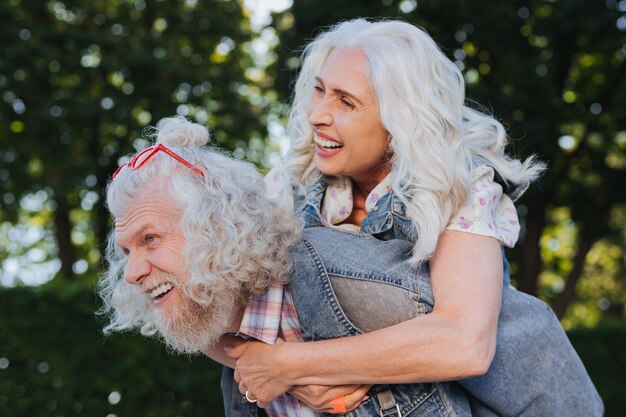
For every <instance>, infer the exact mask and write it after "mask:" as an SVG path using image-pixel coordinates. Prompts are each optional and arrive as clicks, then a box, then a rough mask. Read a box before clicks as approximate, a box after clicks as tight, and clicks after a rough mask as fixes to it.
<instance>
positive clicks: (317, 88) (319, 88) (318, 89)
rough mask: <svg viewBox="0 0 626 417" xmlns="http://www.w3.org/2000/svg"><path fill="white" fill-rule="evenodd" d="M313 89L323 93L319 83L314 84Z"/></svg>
mask: <svg viewBox="0 0 626 417" xmlns="http://www.w3.org/2000/svg"><path fill="white" fill-rule="evenodd" d="M313 89H314V90H315V91H317V92H318V93H323V92H324V89H323V88H322V87H320V86H319V85H316V86H315V87H313Z"/></svg>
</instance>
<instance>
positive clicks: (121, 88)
mask: <svg viewBox="0 0 626 417" xmlns="http://www.w3.org/2000/svg"><path fill="white" fill-rule="evenodd" d="M0 16H1V17H2V27H0V91H1V92H2V100H0V137H2V140H0V161H1V162H0V164H1V165H0V216H3V218H4V219H5V220H10V221H12V222H15V221H16V219H17V217H18V215H19V214H20V211H22V212H23V211H24V210H25V209H28V207H29V205H28V204H27V205H26V206H25V205H24V203H23V201H24V197H26V196H37V197H38V199H39V203H41V202H44V203H45V204H39V207H40V208H41V209H43V210H48V211H50V213H51V220H52V224H51V225H50V226H52V227H51V230H53V231H54V232H53V233H54V236H55V238H56V247H57V248H58V253H56V254H55V253H52V254H50V255H51V256H58V258H59V259H60V260H61V270H60V273H61V275H62V276H64V277H66V278H70V277H72V276H73V275H74V271H73V266H74V265H75V263H76V261H77V259H85V258H86V259H90V260H91V261H92V262H94V260H97V259H99V258H100V256H99V253H100V251H99V250H94V247H96V248H100V249H102V246H103V244H104V242H105V238H106V233H107V226H108V215H107V213H106V210H105V209H104V207H103V204H102V197H101V193H102V189H103V187H104V185H105V184H106V181H107V179H108V178H109V177H110V175H111V173H112V172H113V171H114V170H115V169H116V167H117V166H118V162H119V160H120V158H122V157H124V156H125V155H127V154H129V153H131V152H133V151H134V149H133V146H135V147H140V146H142V142H141V140H135V141H134V142H133V139H135V138H138V137H140V134H141V131H142V129H143V128H144V127H145V126H146V125H148V124H154V123H156V122H157V121H158V120H159V119H160V118H162V117H165V116H170V115H173V114H180V115H184V116H188V117H190V118H193V119H195V120H197V121H199V122H202V123H206V124H209V125H210V126H211V127H212V136H213V143H214V144H216V145H217V146H220V147H224V148H226V149H229V150H231V151H235V154H236V155H237V156H240V157H243V156H248V157H250V155H245V151H246V150H247V149H248V146H247V144H248V142H249V141H251V140H254V141H256V142H257V143H259V142H261V143H262V141H263V140H264V138H265V137H266V133H265V132H266V127H265V125H264V119H263V115H264V113H265V110H264V108H265V107H266V106H267V105H268V103H269V100H268V98H267V97H266V96H265V87H263V85H265V84H267V83H264V81H263V77H262V75H263V74H261V75H260V76H259V74H258V72H256V73H255V72H254V71H251V69H254V67H255V64H254V60H253V58H252V54H251V52H252V48H251V41H252V39H253V37H254V33H253V32H252V31H251V30H250V25H249V20H248V16H247V14H246V12H245V10H244V9H243V8H242V6H241V4H240V3H239V2H237V1H235V0H232V1H229V0H215V1H208V2H198V1H191V0H175V1H154V2H148V1H144V0H119V1H117V0H106V1H105V0H77V1H72V2H64V1H54V0H50V1H41V2H39V1H35V2H27V1H21V0H8V1H5V2H2V3H1V4H0ZM257 147H258V146H257ZM255 155H256V154H253V155H252V157H254V156H255ZM257 156H258V155H257ZM259 158H260V157H259ZM255 162H258V161H255ZM31 206H32V204H31ZM35 206H37V205H35ZM0 220H2V218H0ZM76 236H81V237H80V238H76ZM85 242H87V243H85ZM77 251H79V252H77Z"/></svg>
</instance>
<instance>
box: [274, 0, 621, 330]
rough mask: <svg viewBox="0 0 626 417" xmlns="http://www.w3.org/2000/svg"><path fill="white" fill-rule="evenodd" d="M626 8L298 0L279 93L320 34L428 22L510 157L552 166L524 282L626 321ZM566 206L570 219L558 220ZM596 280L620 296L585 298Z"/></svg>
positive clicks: (284, 92) (285, 91) (527, 239)
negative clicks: (380, 23)
mask: <svg viewBox="0 0 626 417" xmlns="http://www.w3.org/2000/svg"><path fill="white" fill-rule="evenodd" d="M625 11H626V1H619V2H618V1H615V0H608V1H606V2H600V3H599V2H597V1H593V0H571V1H560V2H557V1H551V0H531V1H505V2H490V1H485V0H483V1H464V0H448V1H444V2H441V1H435V0H423V1H419V2H417V1H415V0H402V1H397V0H382V1H371V2H367V3H355V2H349V1H345V0H315V1H313V0H301V1H297V2H294V4H293V6H292V8H291V9H290V10H288V11H286V12H284V13H279V14H275V15H274V16H273V18H274V21H275V26H276V27H277V28H278V29H279V31H280V33H281V35H280V36H281V44H280V46H279V48H278V50H277V51H278V55H279V58H278V60H277V63H276V66H275V67H274V68H273V71H275V76H276V78H277V83H276V86H277V87H276V88H277V89H278V90H280V92H281V96H280V97H281V99H282V100H287V99H288V97H289V95H290V92H291V87H292V84H293V82H294V80H295V74H296V71H297V67H298V65H299V60H298V53H299V51H300V50H301V48H302V47H303V46H304V45H305V44H306V42H307V40H308V39H310V38H312V37H313V36H315V34H316V33H317V32H318V31H319V28H321V27H324V26H327V25H331V24H334V23H337V22H339V21H341V20H345V19H350V18H355V17H359V16H364V17H374V18H378V17H387V18H389V17H391V18H395V17H400V18H402V19H404V20H407V21H409V22H413V23H416V24H418V25H419V26H421V27H423V28H424V29H426V30H427V31H428V32H429V33H430V34H431V35H432V36H433V37H434V38H435V40H436V41H437V42H438V43H439V45H440V46H441V47H442V49H443V50H444V52H446V53H447V54H448V56H449V57H450V58H451V59H452V60H453V61H455V62H456V64H457V65H458V66H459V67H460V68H461V69H462V70H463V72H464V74H465V78H466V82H467V85H468V91H467V93H468V98H469V99H470V100H472V101H475V102H476V103H480V105H483V106H485V107H486V109H487V111H489V112H491V113H492V114H494V115H495V116H496V117H497V118H498V119H499V120H501V121H502V122H503V123H504V125H505V126H506V127H507V129H508V130H509V133H510V136H511V138H512V139H513V141H512V144H511V149H510V150H511V151H512V152H513V153H514V154H516V155H519V156H527V155H529V154H537V155H538V156H539V157H540V159H542V160H545V161H546V162H548V163H549V170H548V172H547V173H546V175H544V177H543V178H542V180H541V181H540V182H539V183H538V185H535V186H533V187H531V189H530V190H529V191H528V192H527V193H526V195H525V196H524V197H523V198H522V199H521V200H520V202H519V212H520V217H521V220H522V221H523V224H524V229H523V234H522V239H521V241H520V243H519V244H518V248H517V249H515V250H514V251H512V252H511V255H510V256H511V258H512V260H513V278H514V281H515V282H516V284H517V287H518V288H519V289H521V290H523V291H525V292H528V293H530V294H538V295H540V296H542V297H543V298H544V299H546V300H547V301H549V302H551V303H552V304H553V306H554V309H555V311H556V313H557V314H558V315H559V316H560V317H563V316H564V314H565V312H566V310H567V308H568V306H570V305H571V304H572V302H573V301H574V300H577V301H588V300H584V299H583V298H585V297H589V298H592V299H593V300H594V302H596V303H597V302H600V307H602V308H605V309H606V310H607V313H609V314H613V315H615V316H616V317H618V318H620V319H623V317H624V302H625V301H626V300H624V297H623V296H622V295H621V294H623V293H624V286H625V282H624V278H623V277H624V271H625V262H626V261H624V259H625V256H624V246H625V243H626V228H625V222H624V218H625V217H626V214H625V213H626V205H625V199H626V189H625V188H624V185H623V184H624V179H625V178H626V127H625V126H624V116H625V112H626V77H624V74H626V71H625V70H626V61H625V57H626V41H625V40H626V33H625V31H626V15H625V14H624V12H625ZM285 69H287V70H288V71H285ZM562 208H566V211H567V215H566V216H565V217H564V218H563V217H559V216H558V215H556V213H557V212H558V211H559V210H560V209H562ZM620 219H621V220H620ZM557 224H560V228H561V229H563V228H566V229H568V230H569V234H568V235H567V236H568V238H569V239H573V242H572V245H571V247H572V248H573V250H571V251H569V252H563V251H559V245H560V244H561V242H560V241H559V240H558V239H557V238H556V237H555V236H548V235H546V231H549V230H551V228H554V227H556V225H557ZM542 236H543V238H542ZM546 238H547V239H546ZM542 239H543V241H542ZM546 240H547V241H548V243H549V244H548V245H546V244H545V241H546ZM542 242H543V243H542ZM606 245H608V246H609V247H610V248H611V251H612V252H611V253H612V254H611V256H610V257H611V259H612V260H613V261H614V262H609V263H611V266H610V268H608V269H607V268H604V267H602V268H601V269H602V271H601V273H600V274H598V270H597V269H596V271H595V273H593V272H592V273H591V274H586V273H585V270H586V269H587V270H589V269H590V268H591V265H590V262H589V260H588V258H589V255H590V253H592V252H593V250H594V248H598V249H599V248H605V247H606ZM563 246H566V245H565V244H563ZM553 252H554V253H553ZM586 260H587V262H585V261H586ZM606 265H608V264H607V262H605V263H604V266H606ZM546 272H548V274H546ZM549 272H552V275H550V274H549ZM588 275H591V276H592V277H595V278H596V279H598V280H605V281H610V282H612V283H613V284H611V285H595V286H594V285H592V286H591V287H595V288H596V289H598V288H604V289H605V290H606V289H608V288H609V287H610V288H612V290H611V291H613V292H612V293H607V292H602V291H601V292H600V293H598V292H596V293H595V294H593V295H592V294H590V293H588V292H586V293H584V291H583V292H579V293H578V294H579V296H578V298H577V295H576V294H577V292H576V289H577V287H579V286H578V285H577V284H578V282H579V281H580V278H581V277H583V276H588ZM540 278H541V281H540ZM587 287H590V286H589V285H587ZM583 293H584V294H583ZM598 294H600V295H598ZM594 297H595V298H594ZM592 304H593V303H592ZM609 305H612V306H613V307H612V308H606V307H607V306H609ZM595 308H596V309H597V306H596V307H595ZM583 315H584V314H583ZM597 320H599V318H598V316H597V315H596V321H597Z"/></svg>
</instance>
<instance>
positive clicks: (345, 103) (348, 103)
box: [341, 98, 354, 109]
mask: <svg viewBox="0 0 626 417" xmlns="http://www.w3.org/2000/svg"><path fill="white" fill-rule="evenodd" d="M341 104H343V105H344V106H346V107H348V108H350V109H354V104H352V103H351V102H350V101H348V100H346V99H345V98H342V99H341Z"/></svg>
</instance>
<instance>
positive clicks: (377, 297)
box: [289, 227, 604, 417]
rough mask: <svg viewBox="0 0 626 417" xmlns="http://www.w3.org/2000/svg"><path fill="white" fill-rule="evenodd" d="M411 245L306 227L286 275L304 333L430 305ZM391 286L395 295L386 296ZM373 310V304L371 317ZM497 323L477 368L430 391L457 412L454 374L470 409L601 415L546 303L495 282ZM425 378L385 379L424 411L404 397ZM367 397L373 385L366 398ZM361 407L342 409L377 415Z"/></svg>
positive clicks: (329, 332)
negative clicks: (483, 364)
mask: <svg viewBox="0 0 626 417" xmlns="http://www.w3.org/2000/svg"><path fill="white" fill-rule="evenodd" d="M411 247H412V244H411V243H410V242H408V241H406V240H399V239H394V240H389V241H381V240H379V239H376V238H374V237H372V236H370V235H367V234H358V233H350V232H344V231H341V230H336V229H330V228H324V227H314V228H307V229H305V230H304V232H303V239H302V241H301V242H300V244H299V245H298V246H297V247H296V248H295V250H294V251H293V260H294V269H293V271H294V272H293V274H292V280H291V282H290V283H289V288H290V290H291V293H292V296H293V299H294V303H295V305H296V309H297V311H298V317H299V321H300V327H301V330H302V331H303V336H304V338H305V339H306V340H323V339H331V338H337V337H345V336H352V335H356V334H361V333H364V332H366V331H371V330H375V329H376V328H378V327H379V326H380V325H381V324H384V325H385V326H388V325H390V324H393V323H392V321H393V320H392V319H391V318H393V317H397V318H398V320H397V321H396V322H399V321H402V320H406V319H407V318H408V315H407V311H406V310H407V309H410V311H411V312H412V313H413V317H414V316H418V315H420V314H428V313H430V312H432V308H433V306H434V299H433V294H432V288H431V285H430V277H429V271H428V265H427V264H422V265H421V266H420V267H414V266H412V265H411V264H409V262H408V259H409V254H410V250H411ZM337 283H341V284H339V285H337ZM351 284H352V285H353V291H352V293H351V294H350V291H349V290H348V289H347V288H349V286H350V285H351ZM342 286H343V288H341V287H342ZM385 288H388V289H389V291H388V292H386V290H385ZM398 295H400V296H399V298H398V302H397V303H396V302H393V301H391V300H392V298H393V297H395V296H398ZM346 298H351V299H352V300H351V302H349V303H348V302H346V301H345V299H346ZM354 299H357V300H358V302H356V303H355V302H354ZM372 312H377V313H376V316H375V317H371V315H372ZM497 331H498V333H497V341H496V353H495V357H494V360H493V362H492V364H491V367H490V369H489V371H488V372H487V373H486V374H485V375H482V376H480V377H474V378H467V379H462V380H459V381H457V383H447V384H442V385H441V386H442V391H443V394H444V395H442V396H439V399H440V400H441V401H443V402H445V401H448V404H451V405H452V407H453V408H454V409H455V411H456V412H457V414H458V415H465V412H466V404H465V402H464V399H463V396H459V395H457V393H458V392H459V391H457V389H458V388H455V387H454V386H455V385H457V384H458V385H459V386H460V387H462V388H463V390H464V391H466V392H467V393H468V394H469V396H470V398H469V401H470V406H471V415H475V416H493V415H498V416H527V417H529V416H537V417H541V416H601V415H603V413H604V406H603V403H602V400H601V398H600V396H599V394H598V392H597V391H596V389H595V387H594V385H593V383H592V381H591V379H590V378H589V375H588V373H587V371H586V369H585V367H584V365H583V363H582V361H581V360H580V358H579V357H578V355H577V353H576V352H575V350H574V348H573V347H572V345H571V343H570V342H569V340H568V338H567V335H566V334H565V332H564V331H563V328H562V327H561V324H560V323H559V321H558V319H557V318H556V316H555V315H554V313H553V312H552V310H551V309H550V308H549V307H548V306H547V305H546V304H545V303H543V302H542V301H540V300H539V299H537V298H535V297H532V296H530V295H527V294H524V293H522V292H519V291H517V290H515V289H513V288H512V287H508V286H507V287H504V288H503V293H502V308H501V312H500V316H499V322H498V329H497ZM390 343H393V341H390ZM407 366H410V364H407ZM428 386H429V384H402V385H391V386H390V387H391V390H392V392H393V393H394V395H397V397H398V398H397V401H398V402H399V403H401V404H402V407H401V409H403V410H405V411H406V413H405V412H403V413H402V415H414V416H421V415H431V414H428V412H425V414H421V411H420V410H419V407H418V408H416V409H410V407H408V406H407V404H409V403H411V402H410V400H409V399H415V398H419V397H420V395H422V393H423V392H424V391H427V390H428V389H429V388H428ZM463 390H461V392H462V391H463ZM375 398H376V397H375V395H372V396H371V398H370V400H369V401H371V402H374V401H375ZM361 407H363V409H362V408H361ZM361 407H359V408H358V409H357V410H355V411H354V412H353V413H354V414H350V413H349V414H348V415H349V416H355V417H356V416H359V417H362V416H363V417H364V416H371V415H377V414H371V413H372V412H374V409H375V408H376V407H375V404H374V405H373V406H371V407H368V405H367V404H364V405H362V406H361ZM372 407H373V408H372ZM413 411H415V414H412V413H413Z"/></svg>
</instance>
